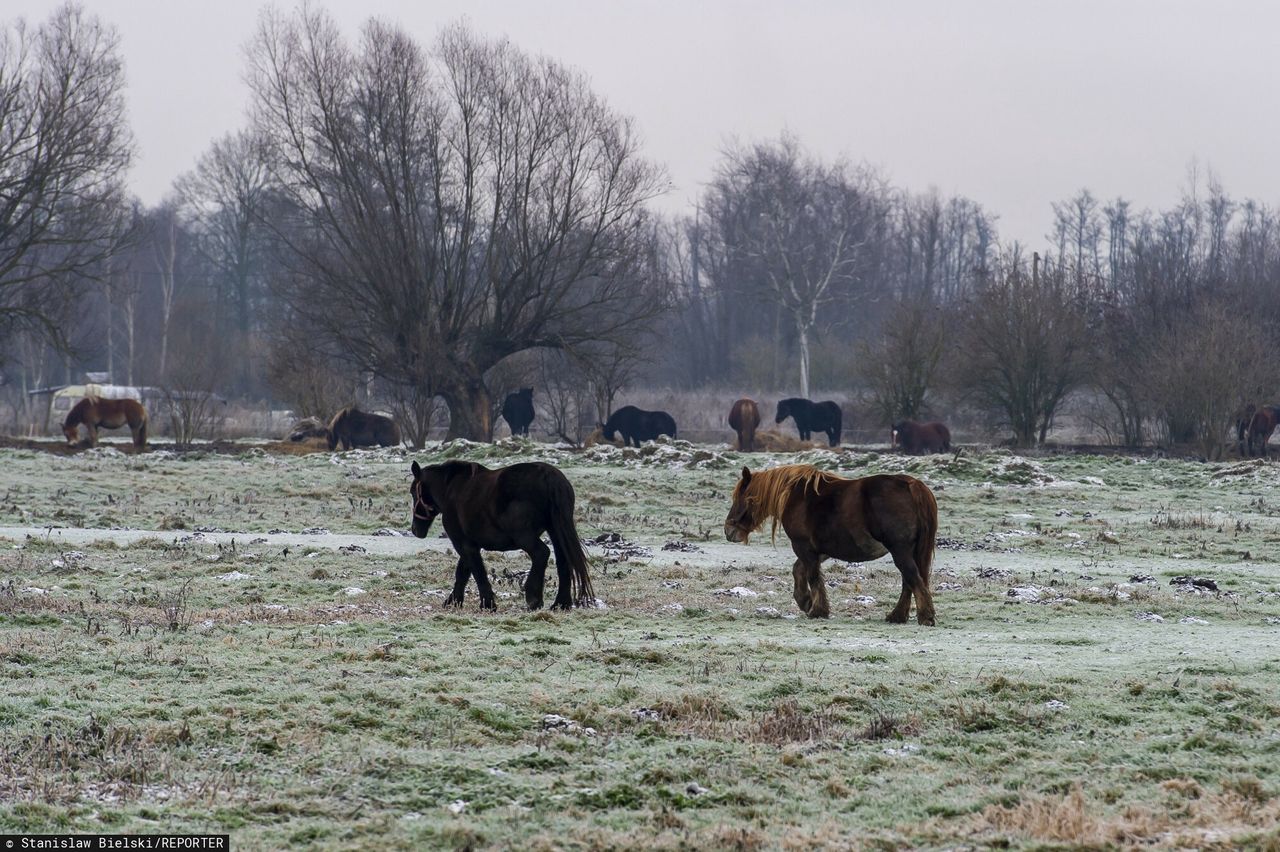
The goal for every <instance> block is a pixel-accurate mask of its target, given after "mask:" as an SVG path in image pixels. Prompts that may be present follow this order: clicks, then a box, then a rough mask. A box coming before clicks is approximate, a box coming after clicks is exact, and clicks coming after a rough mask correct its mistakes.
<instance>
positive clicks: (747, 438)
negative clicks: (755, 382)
mask: <svg viewBox="0 0 1280 852" xmlns="http://www.w3.org/2000/svg"><path fill="white" fill-rule="evenodd" d="M759 425H760V406H758V405H756V401H755V400H754V399H747V398H746V397H743V398H742V399H740V400H738V401H737V402H735V403H734V404H733V408H731V409H730V410H729V428H731V429H732V430H733V431H735V432H737V433H738V449H739V450H740V451H741V452H744V453H749V452H752V451H754V450H755V448H756V427H757V426H759Z"/></svg>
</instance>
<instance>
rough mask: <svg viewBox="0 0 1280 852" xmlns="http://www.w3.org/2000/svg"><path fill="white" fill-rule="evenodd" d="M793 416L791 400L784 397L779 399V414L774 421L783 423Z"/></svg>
mask: <svg viewBox="0 0 1280 852" xmlns="http://www.w3.org/2000/svg"><path fill="white" fill-rule="evenodd" d="M790 416H791V400H789V399H783V400H779V401H778V414H777V416H776V417H774V418H773V422H774V423H781V422H782V421H783V420H786V419H787V418H788V417H790Z"/></svg>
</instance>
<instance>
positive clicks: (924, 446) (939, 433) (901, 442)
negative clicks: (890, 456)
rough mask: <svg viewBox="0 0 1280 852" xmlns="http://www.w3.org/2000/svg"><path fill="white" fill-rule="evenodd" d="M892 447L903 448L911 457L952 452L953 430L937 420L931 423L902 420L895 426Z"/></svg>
mask: <svg viewBox="0 0 1280 852" xmlns="http://www.w3.org/2000/svg"><path fill="white" fill-rule="evenodd" d="M892 445H893V446H894V447H901V448H902V451H903V452H904V453H906V454H907V455H909V456H915V455H925V454H928V453H946V452H950V450H951V430H950V429H948V428H947V426H946V424H945V423H940V422H938V421H937V420H934V421H932V422H929V423H917V422H916V421H914V420H900V421H898V422H897V423H895V424H893V444H892Z"/></svg>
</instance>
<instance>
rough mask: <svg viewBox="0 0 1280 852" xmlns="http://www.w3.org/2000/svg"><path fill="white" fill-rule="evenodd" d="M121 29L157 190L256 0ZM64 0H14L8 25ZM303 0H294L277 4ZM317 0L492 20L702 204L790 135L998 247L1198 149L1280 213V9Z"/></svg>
mask: <svg viewBox="0 0 1280 852" xmlns="http://www.w3.org/2000/svg"><path fill="white" fill-rule="evenodd" d="M83 2H84V5H85V7H86V8H88V9H89V10H90V11H92V12H94V13H96V14H98V15H99V16H100V17H102V18H103V19H105V20H107V21H109V22H111V23H113V24H114V25H115V26H116V27H117V28H118V29H119V31H120V34H121V37H122V40H123V44H124V54H125V58H126V61H127V63H128V76H129V84H130V89H129V104H130V111H131V116H132V122H133V127H134V132H135V134H136V136H137V140H138V144H139V147H140V154H139V158H138V161H137V164H136V166H135V168H134V172H133V187H134V190H135V191H136V192H137V194H138V195H139V196H140V197H141V198H142V199H143V201H145V202H147V203H155V202H156V201H158V200H160V198H161V197H162V196H163V195H164V194H165V192H166V191H167V189H168V187H169V185H170V183H171V182H172V181H173V179H174V178H175V177H176V176H177V175H178V174H180V173H181V172H183V171H186V170H187V169H190V168H191V167H192V165H193V164H194V161H195V159H196V157H197V156H198V155H199V154H200V153H201V152H202V151H203V150H205V148H206V147H207V146H208V144H209V142H210V141H211V140H212V139H213V138H215V137H216V136H219V135H221V134H223V133H225V132H227V131H229V130H232V129H235V128H236V127H238V126H240V125H241V124H242V123H243V121H244V118H243V116H244V108H245V104H246V99H247V92H246V89H245V86H244V84H243V82H242V79H241V76H242V71H243V66H244V63H243V57H242V47H243V45H244V44H245V43H246V42H247V41H248V39H249V38H250V36H251V35H252V33H253V31H254V28H255V27H256V24H257V19H258V12H259V10H260V9H261V8H262V7H263V5H264V4H263V3H261V2H258V0H206V1H205V2H198V3H188V2H180V0H179V2H175V0H83ZM55 5H56V4H55V3H52V2H47V0H9V2H6V3H5V4H4V7H3V11H0V19H3V20H5V21H9V20H11V19H12V18H14V17H15V16H25V17H27V18H28V19H29V20H31V21H33V22H34V21H36V20H39V19H43V18H44V17H45V16H46V15H47V14H48V12H49V11H50V10H51V9H52V8H54V6H55ZM278 5H281V6H282V7H283V8H286V9H289V8H292V4H288V3H286V4H278ZM320 5H324V6H325V7H326V8H327V9H328V10H329V11H330V12H331V13H332V14H333V15H334V16H335V17H336V18H337V19H338V20H339V21H340V22H341V24H342V25H343V26H344V28H346V29H347V31H348V32H349V33H352V34H354V33H355V32H356V30H357V29H358V27H359V25H360V23H361V22H362V21H363V20H364V19H366V18H367V17H369V16H370V15H377V16H380V17H384V18H388V19H391V20H395V21H398V22H400V23H401V24H402V25H403V26H404V27H405V29H407V30H408V31H409V32H410V33H412V34H413V35H414V36H416V37H417V38H419V39H420V40H422V41H424V42H426V41H430V40H431V39H432V38H434V36H435V34H436V33H437V32H438V30H439V28H440V27H441V26H442V25H443V24H446V23H448V22H450V21H454V20H457V19H458V18H460V17H463V16H465V17H466V18H467V19H468V20H469V21H470V22H471V24H472V25H473V26H474V27H475V29H476V30H477V31H479V32H482V33H485V34H490V35H498V34H505V35H507V36H510V37H511V39H512V40H513V41H514V42H516V43H517V44H519V45H520V46H521V47H523V48H525V49H527V50H530V51H533V52H538V53H545V54H547V55H550V56H553V57H555V58H557V59H560V60H561V61H563V62H565V63H567V64H570V65H573V66H576V67H578V68H581V69H582V70H584V71H585V72H586V73H587V74H589V75H590V76H591V78H592V79H593V81H594V83H595V87H596V89H597V91H598V92H600V93H601V94H603V95H604V96H605V97H606V98H607V99H608V100H609V102H610V103H611V104H612V105H613V106H614V107H616V108H617V109H619V110H621V111H623V112H626V113H629V114H631V115H633V116H634V117H635V118H636V120H637V121H638V123H639V125H640V127H641V129H642V131H643V133H644V137H645V140H646V143H647V144H646V150H647V152H648V154H649V156H650V157H652V158H653V159H655V160H657V161H659V162H662V163H664V164H665V165H666V166H667V168H668V170H669V171H670V174H671V177H672V180H673V182H674V184H675V189H674V190H673V191H672V193H671V194H670V195H669V196H667V197H666V198H664V199H662V200H661V202H660V205H661V206H662V207H663V208H665V209H668V210H691V209H692V202H693V199H694V198H695V197H696V196H697V194H698V192H699V189H700V184H701V183H702V182H704V181H705V180H707V178H708V177H709V176H710V174H711V171H712V169H713V167H714V165H715V162H716V160H717V157H718V152H719V150H720V148H721V147H723V145H724V142H725V141H726V140H727V139H730V138H733V137H737V138H740V139H744V140H751V139H757V138H763V137H775V136H777V134H778V133H779V132H780V131H782V130H783V129H787V130H789V131H791V132H792V133H794V134H795V135H796V136H797V137H798V138H799V139H800V140H801V142H802V143H804V144H805V145H806V146H807V147H808V148H809V149H810V150H813V151H815V152H817V153H819V154H821V155H822V156H824V157H835V156H838V155H842V154H843V155H845V156H846V157H847V158H849V159H851V160H854V161H866V162H869V163H872V164H874V165H876V166H879V167H880V168H881V170H882V171H883V173H884V174H885V175H886V176H887V177H888V178H890V180H892V181H893V182H894V183H895V184H896V185H899V186H904V187H907V188H909V189H912V190H920V191H922V190H925V189H927V188H929V187H930V186H936V187H938V189H940V190H941V191H943V192H944V193H962V194H964V195H967V196H969V197H971V198H973V199H975V200H977V201H979V202H981V203H982V204H984V205H985V206H986V207H987V208H988V209H989V210H991V211H993V212H995V213H997V214H998V215H999V217H1000V231H1001V236H1002V238H1004V239H1005V240H1008V239H1019V240H1022V241H1024V242H1030V243H1033V244H1035V245H1037V246H1038V245H1040V244H1042V242H1043V238H1044V234H1045V233H1046V231H1047V230H1048V228H1049V222H1050V209H1049V204H1050V202H1051V201H1054V200H1061V199H1063V198H1065V197H1067V196H1069V195H1071V194H1072V193H1074V192H1075V191H1076V190H1077V189H1079V188H1080V187H1088V188H1090V189H1091V190H1092V191H1093V192H1094V194H1095V195H1098V196H1100V197H1103V198H1111V197H1114V196H1116V195H1123V196H1125V197H1126V198H1129V199H1130V200H1132V201H1133V202H1134V203H1135V204H1136V205H1137V206H1139V207H1148V206H1162V205H1167V204H1169V203H1170V202H1172V201H1173V200H1174V199H1175V198H1176V197H1177V195H1178V192H1179V190H1180V189H1181V188H1182V187H1184V186H1185V185H1186V183H1187V174H1188V167H1189V165H1190V163H1191V162H1192V161H1193V159H1194V160H1196V161H1197V162H1198V163H1199V165H1200V168H1201V171H1202V172H1203V171H1204V170H1205V168H1206V167H1208V168H1212V170H1213V171H1214V173H1216V174H1217V175H1218V177H1219V178H1220V179H1221V181H1222V182H1223V184H1224V185H1225V186H1226V188H1227V190H1228V191H1229V192H1230V193H1231V194H1232V195H1233V196H1236V197H1253V198H1257V199H1259V200H1260V201H1264V202H1266V203H1268V204H1273V205H1274V204H1278V203H1280V156H1277V152H1278V151H1280V109H1278V108H1277V102H1276V101H1277V98H1276V93H1277V91H1280V86H1278V85H1277V84H1280V62H1277V60H1276V56H1277V47H1278V46H1280V4H1275V3H1269V2H1197V3H1192V2H1170V1H1169V0H1141V2H1116V0H1112V2H1095V0H1084V1H1083V2H1082V0H1072V2H1063V0H1058V2H1032V0H1022V1H1021V2H1016V0H1008V2H1003V0H1002V2H994V0H993V1H992V2H972V1H971V2H959V0H955V2H892V3H891V2H834V1H833V2H816V0H811V1H810V2H781V0H775V2H727V0H716V2H697V0H651V1H650V2H628V3H617V2H600V1H599V0H595V2H586V0H536V2H528V1H527V0H507V2H503V1H502V0H468V1H467V2H455V0H425V1H424V0H362V2H359V3H350V2H347V3H336V2H331V3H327V4H323V3H322V4H320Z"/></svg>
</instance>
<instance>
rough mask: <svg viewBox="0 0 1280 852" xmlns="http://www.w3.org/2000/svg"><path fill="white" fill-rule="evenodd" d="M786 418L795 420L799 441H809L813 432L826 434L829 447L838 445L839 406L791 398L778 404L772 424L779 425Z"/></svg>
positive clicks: (839, 429) (829, 402) (831, 403)
mask: <svg viewBox="0 0 1280 852" xmlns="http://www.w3.org/2000/svg"><path fill="white" fill-rule="evenodd" d="M788 417H792V418H795V421H796V428H797V429H799V430H800V440H801V441H807V440H809V437H810V435H812V434H813V433H814V432H826V433H827V441H828V442H830V444H831V446H833V447H834V446H836V445H837V444H839V443H840V432H841V428H840V419H841V415H840V406H839V405H837V404H836V403H834V402H831V401H830V400H827V401H826V402H811V401H809V400H807V399H801V398H800V397H795V396H793V397H791V398H790V399H784V400H781V401H780V402H779V403H778V416H777V417H775V418H773V422H774V423H781V422H782V421H783V420H786V419H787V418H788Z"/></svg>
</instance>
